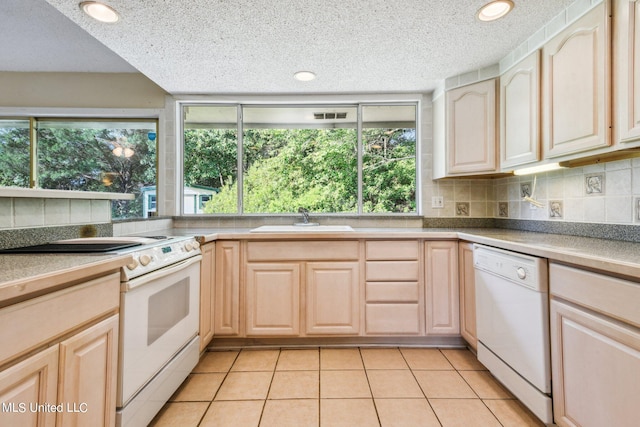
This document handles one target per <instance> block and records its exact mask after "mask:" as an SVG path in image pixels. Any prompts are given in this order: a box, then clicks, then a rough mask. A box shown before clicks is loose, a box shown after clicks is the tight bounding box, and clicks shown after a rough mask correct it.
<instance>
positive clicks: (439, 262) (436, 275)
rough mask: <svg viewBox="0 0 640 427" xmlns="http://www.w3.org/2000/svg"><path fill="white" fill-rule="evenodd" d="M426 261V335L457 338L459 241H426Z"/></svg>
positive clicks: (458, 322)
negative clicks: (455, 336)
mask: <svg viewBox="0 0 640 427" xmlns="http://www.w3.org/2000/svg"><path fill="white" fill-rule="evenodd" d="M425 258H426V259H425V262H426V265H425V276H426V280H425V283H426V313H427V323H426V324H427V335H430V334H431V335H458V334H460V312H459V293H458V242H426V243H425Z"/></svg>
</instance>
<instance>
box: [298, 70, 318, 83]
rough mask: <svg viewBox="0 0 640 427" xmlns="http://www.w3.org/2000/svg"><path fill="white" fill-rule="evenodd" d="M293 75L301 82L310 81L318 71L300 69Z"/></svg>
mask: <svg viewBox="0 0 640 427" xmlns="http://www.w3.org/2000/svg"><path fill="white" fill-rule="evenodd" d="M293 77H294V78H295V79H296V80H300V81H301V82H309V81H311V80H313V79H315V78H316V73H314V72H312V71H298V72H297V73H295V74H294V75H293Z"/></svg>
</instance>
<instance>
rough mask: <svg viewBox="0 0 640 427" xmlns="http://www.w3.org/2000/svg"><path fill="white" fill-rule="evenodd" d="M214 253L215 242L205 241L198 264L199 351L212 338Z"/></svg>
mask: <svg viewBox="0 0 640 427" xmlns="http://www.w3.org/2000/svg"><path fill="white" fill-rule="evenodd" d="M215 254H216V244H215V243H207V244H206V245H203V246H202V263H201V264H200V351H202V350H204V349H205V348H206V347H207V344H209V343H210V342H211V339H212V338H213V312H214V303H213V301H214V298H213V297H214V285H215V277H216V274H215V271H216V259H215Z"/></svg>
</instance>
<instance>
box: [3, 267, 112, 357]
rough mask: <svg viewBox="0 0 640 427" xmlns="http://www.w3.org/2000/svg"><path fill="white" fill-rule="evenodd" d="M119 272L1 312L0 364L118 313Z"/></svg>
mask: <svg viewBox="0 0 640 427" xmlns="http://www.w3.org/2000/svg"><path fill="white" fill-rule="evenodd" d="M119 303H120V273H119V272H118V273H113V274H110V275H108V276H104V277H100V278H98V279H94V280H91V281H89V282H86V283H83V284H81V285H78V286H72V287H70V288H67V289H64V290H61V291H58V292H53V293H51V294H48V295H43V296H41V297H38V298H33V299H30V300H27V301H24V302H21V303H19V304H15V305H11V306H8V307H5V308H3V309H1V310H0V325H11V327H5V328H0V342H2V343H3V345H2V346H0V365H2V364H3V363H5V362H7V361H9V360H10V359H12V358H14V357H15V356H18V355H21V354H24V353H26V352H28V351H30V350H32V349H34V348H37V347H39V346H42V345H44V344H46V343H47V342H50V341H53V340H55V339H56V338H58V337H60V336H61V335H63V334H65V333H67V332H69V331H72V330H73V329H75V328H77V327H78V326H80V325H83V324H86V323H88V322H90V321H92V320H95V319H98V318H100V317H102V316H103V315H105V314H107V313H110V312H114V313H115V312H117V310H118V305H119Z"/></svg>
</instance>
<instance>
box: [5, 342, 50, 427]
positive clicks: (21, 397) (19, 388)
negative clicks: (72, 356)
mask: <svg viewBox="0 0 640 427" xmlns="http://www.w3.org/2000/svg"><path fill="white" fill-rule="evenodd" d="M57 383H58V346H57V345H55V346H53V347H50V348H48V349H46V350H43V351H41V352H40V353H38V354H36V355H35V356H31V357H30V358H28V359H27V360H25V361H23V362H20V363H18V364H17V365H14V366H12V367H10V368H9V369H6V370H4V371H2V372H0V402H1V404H2V408H1V411H2V412H1V413H0V424H2V425H6V426H25V427H27V426H28V427H46V426H53V425H55V422H56V414H55V412H47V411H42V410H38V407H37V406H36V407H35V408H34V407H33V406H32V405H45V404H49V405H56V403H57V399H56V394H57V391H56V388H57Z"/></svg>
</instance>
